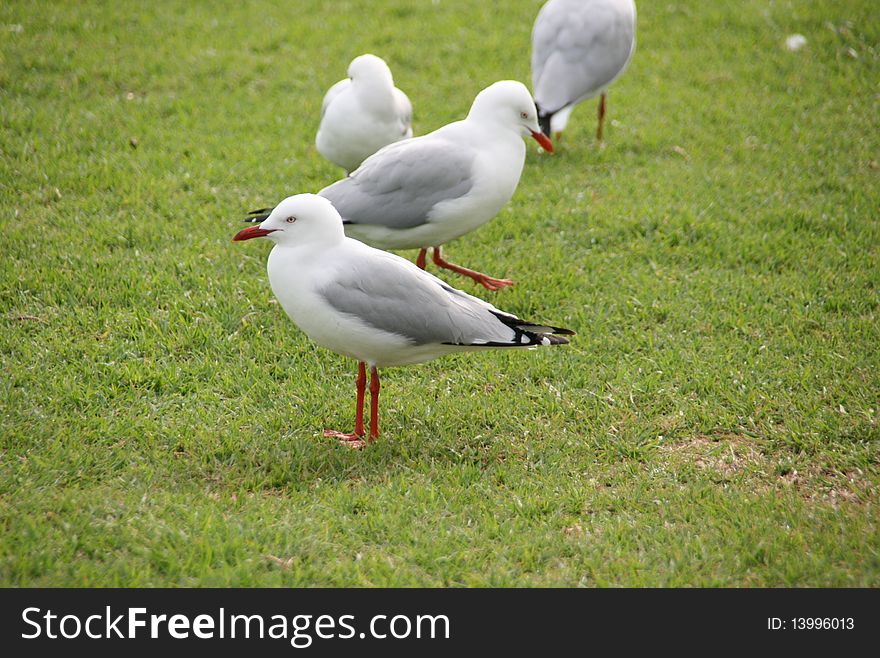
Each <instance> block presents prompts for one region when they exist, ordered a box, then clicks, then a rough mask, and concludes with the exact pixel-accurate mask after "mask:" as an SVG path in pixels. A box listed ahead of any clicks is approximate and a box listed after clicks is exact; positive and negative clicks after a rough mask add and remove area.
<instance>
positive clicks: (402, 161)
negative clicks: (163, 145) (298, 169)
mask: <svg viewBox="0 0 880 658" xmlns="http://www.w3.org/2000/svg"><path fill="white" fill-rule="evenodd" d="M529 135H531V136H532V137H534V138H535V139H536V140H537V141H538V143H539V144H540V145H541V146H542V147H544V148H545V149H546V150H547V151H550V152H552V151H553V145H552V144H551V143H550V140H549V139H547V137H545V136H544V134H543V133H541V128H540V126H538V111H537V109H536V108H535V102H534V101H533V100H532V97H531V94H529V90H528V89H526V87H525V85H523V84H522V83H520V82H514V81H513V80H502V81H501V82H496V83H495V84H493V85H490V86H489V87H487V88H486V89H484V90H483V91H481V92H480V93H479V94H477V97H476V98H475V99H474V103H473V105H471V109H470V112H469V113H468V115H467V118H466V119H464V120H462V121H456V122H455V123H450V124H448V125H446V126H443V127H442V128H439V129H438V130H435V131H434V132H432V133H429V134H427V135H424V136H422V137H414V138H412V139H406V140H404V141H402V142H397V143H395V144H390V145H389V146H386V147H385V148H383V149H382V150H380V151H379V152H378V153H376V154H375V155H372V156H370V157H369V158H367V159H366V160H364V163H363V164H362V165H361V166H360V167H359V168H358V169H357V170H355V171H354V172H352V174H351V175H350V176H348V177H347V178H343V179H342V180H340V181H337V182H336V183H333V184H332V185H330V186H328V187H325V188H324V189H323V190H321V191H320V192H319V194H320V195H321V196H323V197H326V198H327V199H330V201H332V202H333V205H334V206H335V207H336V209H337V210H338V211H339V214H340V215H342V221H343V223H344V224H345V232H346V234H347V235H349V236H350V237H353V238H357V239H358V240H361V241H362V242H366V243H367V244H369V245H372V246H374V247H377V248H379V249H416V248H419V249H420V251H419V256H418V258H417V260H416V264H417V265H418V266H419V267H421V268H422V269H424V268H425V256H426V255H427V252H428V248H430V247H433V252H434V253H433V259H434V263H435V264H436V265H437V266H438V267H443V268H446V269H448V270H452V271H453V272H458V273H459V274H463V275H465V276H469V277H470V278H472V279H473V280H474V281H476V282H477V283H479V284H481V285H483V286H484V287H485V288H488V289H489V290H497V289H498V288H502V287H504V286H509V285H511V284H512V283H513V281H510V280H508V279H496V278H494V277H491V276H488V275H486V274H483V273H481V272H476V271H474V270H469V269H467V268H465V267H461V266H459V265H455V264H453V263H450V262H448V261H445V260H443V257H442V255H441V254H440V245H443V244H445V243H447V242H449V241H450V240H454V239H455V238H457V237H459V236H461V235H464V234H465V233H467V232H468V231H473V230H474V229H475V228H477V227H478V226H481V225H483V224H485V223H486V222H488V221H489V220H490V219H492V218H493V217H494V216H495V215H496V214H497V213H498V211H499V210H501V208H502V207H503V206H504V204H505V203H507V202H508V201H509V200H510V197H512V196H513V193H514V191H516V186H517V184H518V183H519V177H520V174H521V173H522V169H523V164H524V163H525V159H526V147H525V144H523V141H522V138H523V137H524V136H529ZM269 210H270V209H269V208H263V209H262V210H255V211H253V212H252V213H251V215H253V217H252V218H251V221H262V220H264V219H266V217H268V216H269V215H268V212H269Z"/></svg>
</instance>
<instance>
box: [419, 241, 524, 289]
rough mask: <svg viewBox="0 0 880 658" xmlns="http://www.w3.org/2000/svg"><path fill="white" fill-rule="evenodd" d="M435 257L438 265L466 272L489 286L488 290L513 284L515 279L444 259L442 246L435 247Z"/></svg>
mask: <svg viewBox="0 0 880 658" xmlns="http://www.w3.org/2000/svg"><path fill="white" fill-rule="evenodd" d="M433 259H434V263H435V264H436V265H437V267H442V268H443V269H446V270H452V271H453V272H458V273H459V274H464V275H465V276H467V277H470V278H472V279H473V280H474V281H476V282H477V283H479V284H480V285H481V286H483V287H484V288H487V289H488V290H498V289H499V288H503V287H504V286H512V285H513V281H511V280H510V279H496V278H494V277H491V276H489V275H488V274H483V273H482V272H476V271H474V270H469V269H468V268H466V267H462V266H461V265H455V264H454V263H450V262H449V261H445V260H443V257H442V256H441V255H440V247H434V256H433Z"/></svg>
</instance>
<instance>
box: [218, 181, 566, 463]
mask: <svg viewBox="0 0 880 658" xmlns="http://www.w3.org/2000/svg"><path fill="white" fill-rule="evenodd" d="M260 237H267V238H269V239H270V240H272V242H274V243H275V246H274V247H273V248H272V251H271V253H270V254H269V263H268V271H269V283H270V284H271V286H272V291H273V292H274V293H275V296H276V297H277V298H278V301H279V302H280V303H281V306H282V308H284V310H285V312H286V313H287V315H288V316H290V319H291V320H293V321H294V322H295V323H296V324H297V325H298V326H299V328H300V329H302V330H303V331H304V332H305V333H306V335H308V336H309V338H311V339H312V340H314V341H315V342H316V343H318V344H319V345H322V346H324V347H326V348H328V349H331V350H333V351H334V352H338V353H339V354H343V355H345V356H348V357H351V358H353V359H356V360H357V361H358V377H357V407H356V414H355V426H354V432H352V433H350V434H349V433H342V432H335V431H332V430H326V431H325V432H324V435H325V436H328V437H334V438H337V439H339V440H340V441H343V442H345V443H347V444H349V445H351V446H353V447H362V446H364V445H365V443H366V441H365V437H367V433H366V428H365V425H364V397H365V391H366V382H367V375H366V369H367V366H369V368H370V373H371V377H370V432H369V437H368V440H369V441H371V442H372V441H373V440H375V439H376V438H378V436H379V373H378V370H377V368H379V367H383V366H401V365H407V364H411V363H419V362H422V361H429V360H431V359H436V358H437V357H440V356H443V355H445V354H451V353H453V352H462V351H474V350H483V349H488V348H505V347H509V348H525V347H534V346H539V345H558V344H565V343H567V342H568V340H567V339H565V338H562V337H561V336H562V335H572V334H573V332H572V331H570V330H568V329H562V328H560V327H551V326H547V325H542V324H533V323H531V322H526V321H524V320H520V319H519V318H517V317H516V316H514V315H511V314H509V313H505V312H504V311H500V310H498V309H497V308H495V307H494V306H492V305H491V304H489V303H488V302H484V301H482V300H480V299H477V298H476V297H472V296H471V295H468V294H466V293H464V292H461V291H460V290H456V289H455V288H452V287H450V286H448V285H447V284H446V283H444V282H443V281H441V280H440V279H438V278H437V277H435V276H433V275H432V274H429V273H428V272H425V271H424V270H421V269H419V268H418V267H416V266H415V265H413V264H412V263H410V262H409V261H407V260H405V259H403V258H400V257H399V256H395V255H394V254H391V253H388V252H385V251H380V250H378V249H373V248H372V247H369V246H367V245H366V244H364V243H362V242H359V241H357V240H353V239H351V238H347V237H346V236H345V234H344V232H343V228H342V222H341V219H340V216H339V213H338V212H337V211H336V209H335V208H334V207H333V204H332V203H330V201H328V200H327V199H325V198H323V197H320V196H317V195H314V194H299V195H296V196H292V197H288V198H287V199H285V200H284V201H282V202H281V203H280V204H278V206H277V207H276V208H275V209H274V210H272V212H270V213H269V215H268V217H266V219H265V220H264V221H263V222H262V223H261V224H260V225H259V226H251V227H248V228H246V229H244V230H242V231H240V232H239V233H238V234H236V236H235V237H234V238H233V240H249V239H251V238H260Z"/></svg>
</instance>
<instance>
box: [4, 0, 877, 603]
mask: <svg viewBox="0 0 880 658" xmlns="http://www.w3.org/2000/svg"><path fill="white" fill-rule="evenodd" d="M540 4H541V2H540V1H538V0H530V1H516V2H514V1H510V0H507V1H505V2H493V3H476V2H466V1H464V0H462V1H456V2H451V1H448V0H441V1H439V2H427V1H420V2H407V1H404V0H398V1H394V2H382V3H379V2H368V1H366V0H363V1H354V0H352V1H346V2H332V3H331V2H327V3H322V2H290V3H282V2H278V3H275V2H249V3H238V2H200V3H191V2H182V1H181V2H156V3H136V2H130V3H123V2H106V3H99V2H84V3H60V2H17V1H16V2H4V3H3V4H2V6H0V121H2V130H0V156H2V158H0V229H2V242H0V244H2V246H0V254H2V259H0V364H2V377H0V533H2V534H0V584H2V585H31V586H60V585H91V586H97V585H100V586H111V585H123V586H133V585H138V586H146V585H151V586H162V585H187V586H199V585H212V586H216V585H239V586H249V585H270V586H274V585H285V586H286V585H295V586H304V585H305V586H312V585H324V586H335V585H353V586H372V585H392V586H413V585H426V586H516V585H521V586H579V585H580V586H597V585H598V586H606V585H615V586H617V585H622V586H687V585H698V586H806V585H813V586H828V585H837V586H856V585H863V586H880V529H878V523H880V518H878V502H880V500H878V491H877V487H878V482H880V462H878V457H880V455H878V447H880V432H878V416H880V406H878V405H880V399H878V398H880V355H878V344H880V327H878V319H880V318H878V315H880V308H878V304H880V220H878V214H880V125H878V124H880V119H878V117H880V102H878V98H880V97H878V87H877V83H878V79H880V61H878V59H880V21H878V19H877V6H876V3H875V2H873V1H872V0H861V1H857V0H848V1H830V0H828V1H825V2H813V1H811V0H797V1H794V0H792V1H786V0H782V1H776V2H770V1H769V0H746V1H743V2H734V1H729V2H705V1H703V0H681V1H677V2H649V1H647V0H644V1H642V2H639V3H638V9H639V17H638V48H637V51H636V55H635V57H634V59H633V61H632V64H631V66H630V69H629V70H628V72H627V73H626V74H625V75H624V76H623V77H622V78H621V79H620V80H619V81H618V82H617V84H615V86H614V87H613V89H612V91H611V93H610V95H609V103H608V112H609V114H608V119H609V120H610V123H609V124H608V125H607V126H606V145H605V147H604V148H601V149H599V148H597V147H596V145H595V144H594V142H593V139H592V135H593V132H594V130H595V102H593V101H591V102H588V103H587V104H585V105H583V106H581V107H580V108H579V109H578V110H577V111H576V112H575V114H574V116H573V118H572V121H571V123H570V124H569V129H568V131H567V132H566V133H565V136H564V138H563V141H562V145H561V148H560V149H559V151H558V153H557V155H555V156H552V157H550V156H547V155H544V154H540V153H538V151H537V146H536V145H535V144H534V143H533V142H532V141H531V140H529V145H528V158H527V162H526V166H525V169H524V172H523V177H522V180H521V183H520V185H519V188H518V190H517V192H516V194H515V196H514V198H513V200H512V201H511V202H510V203H509V204H508V206H507V207H506V208H505V209H504V210H503V211H502V212H501V213H500V214H499V216H498V217H497V218H496V219H495V220H494V221H492V222H490V223H489V224H487V225H486V226H485V227H483V228H482V229H480V230H479V231H476V232H475V233H472V234H470V235H468V236H465V237H463V238H461V239H459V240H457V241H455V242H454V243H451V244H450V245H449V246H448V248H447V249H446V251H445V253H446V254H448V257H449V258H450V259H452V260H454V261H457V262H461V263H464V264H467V265H469V266H472V267H475V268H477V269H481V270H483V271H486V272H488V273H490V274H493V275H496V276H510V277H512V278H514V279H515V280H516V281H517V285H516V287H514V288H512V289H506V290H504V291H501V292H499V293H488V292H485V291H483V290H482V289H478V288H477V287H476V286H475V285H474V284H472V283H471V282H470V281H468V280H465V279H462V278H460V277H455V275H444V276H445V278H446V279H447V280H449V281H450V282H451V283H453V284H454V285H456V286H458V287H461V288H463V289H464V290H467V291H469V292H472V293H475V294H478V295H479V296H481V297H484V298H487V299H490V300H491V301H492V302H493V303H495V304H496V305H498V306H500V307H501V308H503V309H506V310H508V311H510V312H513V313H516V314H519V315H522V316H524V317H529V318H535V319H538V320H544V321H547V322H552V323H555V324H559V325H562V326H566V327H571V328H572V329H574V330H576V331H577V333H578V335H577V336H576V337H575V338H574V339H573V340H572V343H571V345H569V346H566V347H560V348H553V349H541V350H535V351H530V352H528V351H517V352H501V351H498V352H487V353H481V354H464V355H458V356H454V357H451V358H446V359H442V360H439V361H434V362H432V363H429V364H425V365H421V366H417V367H410V368H401V369H389V370H386V371H384V378H383V391H382V414H383V421H384V424H383V426H382V428H381V430H382V436H381V439H380V440H379V441H378V442H377V443H376V444H374V445H373V446H371V447H369V448H368V449H365V450H362V451H353V450H350V449H348V448H346V447H344V446H340V445H337V444H336V443H335V442H333V441H328V440H325V439H324V438H323V437H322V434H321V432H322V429H323V428H324V427H333V428H337V429H349V428H350V427H351V425H352V423H353V413H354V378H355V364H354V363H353V362H352V361H349V360H346V359H344V358H343V357H340V356H338V355H335V354H333V353H330V352H327V351H325V350H323V349H321V348H319V347H317V346H315V345H314V344H312V343H311V342H310V341H309V340H308V339H306V338H305V336H304V335H303V334H301V333H300V332H299V331H298V330H297V329H296V327H295V326H294V325H293V324H292V323H291V322H290V321H289V320H288V319H287V318H286V317H285V316H284V314H283V311H282V310H281V308H280V307H279V306H278V304H277V303H276V302H275V301H274V298H273V296H272V293H271V291H270V289H269V285H268V280H267V277H266V271H265V262H266V256H267V254H268V251H269V244H268V243H267V242H265V241H255V242H247V243H236V244H233V243H231V242H230V238H231V237H232V235H233V234H234V233H235V232H236V231H237V230H239V229H240V228H241V227H242V226H243V225H242V224H241V223H240V219H241V217H242V215H243V213H244V212H245V211H248V210H251V209H252V208H256V207H260V206H263V205H267V204H272V203H275V202H277V201H279V200H281V199H282V198H283V197H285V196H287V195H289V194H294V193H299V192H313V191H317V190H318V189H320V188H321V187H322V186H324V185H326V184H328V183H330V182H332V181H333V180H336V179H337V178H338V177H339V176H340V175H341V173H342V172H341V170H339V169H337V168H336V167H334V166H333V165H331V164H329V163H328V162H326V161H324V160H323V159H322V158H321V157H320V156H319V155H318V154H317V152H316V150H315V148H314V134H315V131H316V129H317V125H318V118H319V112H320V107H321V98H322V96H323V93H324V91H325V90H326V89H327V88H328V87H329V86H330V85H331V84H332V83H334V82H335V81H337V80H338V79H340V78H342V77H344V75H345V70H346V67H347V65H348V62H349V61H350V60H351V59H352V58H353V57H354V56H356V55H358V54H360V53H362V52H373V53H376V54H378V55H380V56H382V57H384V58H385V59H386V60H387V61H388V62H389V64H390V66H391V68H392V70H393V72H394V75H395V80H396V82H397V84H398V86H400V87H401V88H402V89H404V90H405V91H406V92H407V93H408V94H409V96H410V98H411V99H412V101H413V104H414V106H415V129H416V134H424V133H426V132H429V131H431V130H433V129H435V128H437V127H439V126H441V125H443V124H445V123H447V122H449V121H452V120H456V119H458V118H461V117H463V116H464V115H465V113H466V112H467V109H468V108H469V106H470V103H471V101H472V99H473V97H474V95H475V94H476V93H477V92H478V91H480V89H482V88H483V87H485V86H487V85H488V84H490V83H491V82H494V81H495V80H498V79H503V78H515V79H519V80H522V81H524V82H526V83H529V38H530V31H531V25H532V22H533V19H534V16H535V14H536V13H537V10H538V8H539V6H540ZM793 33H800V34H803V35H804V36H806V38H807V45H806V46H805V47H804V48H802V49H801V50H798V51H794V52H793V51H789V50H787V49H786V47H785V40H786V37H788V36H789V35H791V34H793ZM404 255H405V256H407V257H414V255H415V254H414V253H413V252H407V253H404Z"/></svg>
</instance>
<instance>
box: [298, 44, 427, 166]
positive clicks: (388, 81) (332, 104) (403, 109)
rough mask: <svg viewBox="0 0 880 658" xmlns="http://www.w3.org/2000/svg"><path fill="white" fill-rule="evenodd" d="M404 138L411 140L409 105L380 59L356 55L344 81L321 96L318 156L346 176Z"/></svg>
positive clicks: (383, 61) (410, 112)
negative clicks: (368, 159)
mask: <svg viewBox="0 0 880 658" xmlns="http://www.w3.org/2000/svg"><path fill="white" fill-rule="evenodd" d="M407 137H412V104H411V103H410V102H409V98H407V96H406V94H404V93H403V92H402V91H400V89H398V88H397V87H395V86H394V78H392V77H391V69H389V68H388V65H387V64H386V63H385V60H383V59H382V58H381V57H376V56H375V55H370V54H369V53H368V54H366V55H361V56H360V57H355V58H354V59H353V60H352V62H351V64H349V66H348V77H347V78H345V79H343V80H340V81H339V82H337V83H336V84H335V85H333V86H332V87H330V89H329V90H328V91H327V94H326V95H325V96H324V102H323V104H322V105H321V126H320V127H319V128H318V134H317V136H316V138H315V146H317V148H318V152H319V153H320V154H321V155H323V156H324V157H325V158H327V159H328V160H329V161H330V162H332V163H334V164H337V165H339V166H340V167H342V168H343V169H345V171H346V172H349V171H354V170H355V169H357V168H358V167H359V166H360V164H361V162H363V161H364V160H365V159H366V158H368V157H369V156H371V155H373V153H375V152H376V151H378V150H379V149H380V148H382V147H383V146H386V145H387V144H391V143H393V142H397V141H399V140H401V139H406V138H407Z"/></svg>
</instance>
